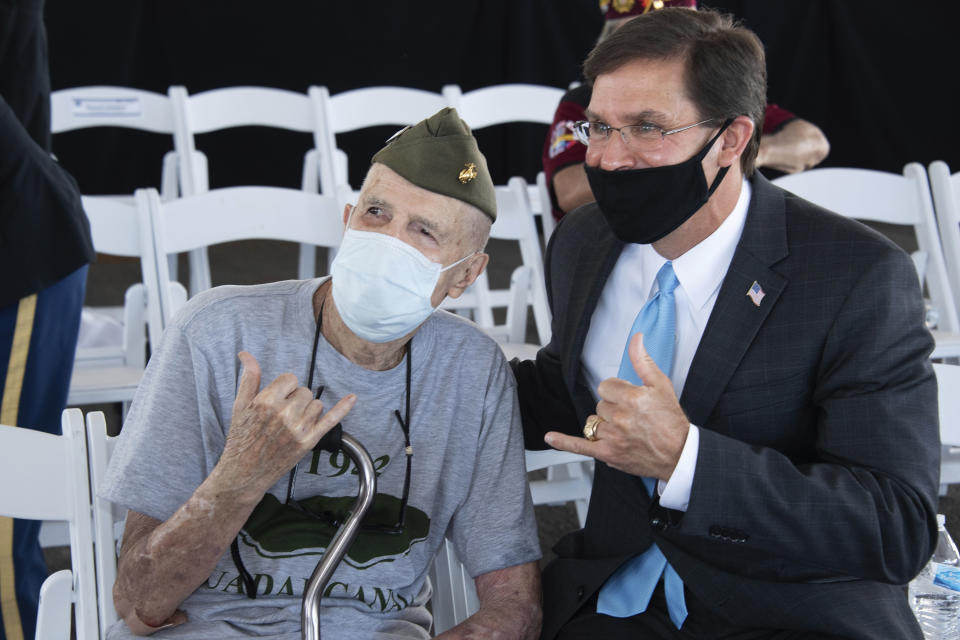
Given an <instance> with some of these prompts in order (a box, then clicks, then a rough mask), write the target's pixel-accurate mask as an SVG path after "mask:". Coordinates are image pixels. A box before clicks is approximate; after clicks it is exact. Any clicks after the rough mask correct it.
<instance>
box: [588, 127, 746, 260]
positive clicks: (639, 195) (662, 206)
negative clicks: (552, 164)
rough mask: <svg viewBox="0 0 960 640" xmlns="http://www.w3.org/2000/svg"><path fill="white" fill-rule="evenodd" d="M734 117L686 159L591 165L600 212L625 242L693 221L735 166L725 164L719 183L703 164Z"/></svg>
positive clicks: (647, 240) (647, 238)
mask: <svg viewBox="0 0 960 640" xmlns="http://www.w3.org/2000/svg"><path fill="white" fill-rule="evenodd" d="M731 122H732V120H727V121H726V122H725V123H724V124H723V126H722V127H721V128H720V131H718V132H717V135H715V136H713V138H711V139H710V141H709V142H707V144H705V145H704V147H703V149H701V150H700V152H699V153H697V155H695V156H693V157H692V158H690V159H689V160H687V161H685V162H681V163H680V164H671V165H666V166H663V167H648V168H645V169H630V170H626V171H604V170H603V169H598V168H596V167H591V166H585V169H586V171H587V180H589V181H590V188H591V189H592V190H593V195H594V196H595V197H596V199H597V204H598V205H599V206H600V212H601V213H603V217H604V218H606V220H607V224H609V225H610V228H611V229H612V230H613V235H615V236H616V237H617V238H619V239H620V240H621V241H622V242H630V243H637V244H650V243H651V242H656V241H657V240H659V239H660V238H663V237H664V236H666V235H667V234H669V233H670V232H671V231H673V230H674V229H676V228H677V227H679V226H680V225H681V224H683V223H684V222H686V221H687V218H689V217H690V216H692V215H693V214H694V213H696V212H697V211H698V210H699V209H700V207H702V206H703V205H704V204H706V202H707V200H709V199H710V196H711V195H712V194H713V192H714V191H715V190H716V189H717V187H719V186H720V182H721V181H722V180H723V176H725V175H726V173H727V170H728V169H729V168H730V167H722V168H721V169H720V170H719V171H718V172H717V176H716V177H715V178H714V179H713V184H712V185H710V188H709V189H708V188H707V178H706V176H705V175H704V173H703V166H702V165H701V164H700V163H701V162H702V161H703V158H704V157H705V156H706V155H707V153H708V152H709V151H710V148H711V147H712V146H713V143H714V142H716V141H717V138H719V137H720V134H722V133H723V132H724V131H725V130H726V128H727V127H728V126H730V123H731Z"/></svg>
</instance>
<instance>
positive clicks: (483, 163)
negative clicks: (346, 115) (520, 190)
mask: <svg viewBox="0 0 960 640" xmlns="http://www.w3.org/2000/svg"><path fill="white" fill-rule="evenodd" d="M373 162H379V163H381V164H383V165H386V166H388V167H390V168H391V169H392V170H393V171H395V172H396V173H398V174H399V175H400V177H401V178H404V179H405V180H407V181H408V182H410V183H412V184H414V185H416V186H418V187H420V188H421V189H426V190H427V191H433V192H434V193H439V194H440V195H443V196H449V197H451V198H454V199H456V200H460V201H461V202H466V203H467V204H469V205H472V206H474V207H476V208H477V209H479V210H480V211H482V212H483V213H484V214H485V215H486V216H488V217H489V218H490V220H491V221H492V220H496V218H497V192H496V190H495V189H494V187H493V179H492V178H491V177H490V170H489V169H488V168H487V160H486V158H484V157H483V154H482V153H480V149H479V148H478V147H477V140H476V138H474V137H473V134H471V133H470V127H468V126H467V123H466V122H464V121H463V120H461V119H460V116H459V115H457V111H456V109H452V108H450V107H445V108H443V109H441V110H440V111H438V112H437V113H435V114H433V115H432V116H430V117H429V118H427V119H426V120H421V121H420V122H418V123H417V124H415V125H413V126H412V127H407V128H405V129H401V130H400V131H398V132H397V133H396V134H395V135H393V136H392V137H391V138H390V140H388V141H387V144H386V145H385V146H384V147H383V149H380V151H378V152H377V153H376V154H375V155H374V156H373ZM454 178H456V179H454Z"/></svg>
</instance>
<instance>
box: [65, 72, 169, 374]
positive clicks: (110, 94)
mask: <svg viewBox="0 0 960 640" xmlns="http://www.w3.org/2000/svg"><path fill="white" fill-rule="evenodd" d="M50 127H51V131H52V133H53V134H60V133H65V132H69V131H76V130H80V129H90V128H99V127H114V128H122V129H132V130H137V131H144V132H148V133H151V134H159V135H164V136H170V151H167V152H166V153H165V154H164V156H163V160H162V170H161V178H160V197H161V198H162V199H164V200H169V199H172V198H175V197H177V194H178V192H179V188H178V184H177V166H178V159H177V154H176V152H175V151H174V150H173V131H174V122H173V108H172V107H171V104H170V100H169V98H167V96H165V95H163V94H159V93H153V92H151V91H143V90H140V89H132V88H128V87H111V86H92V87H73V88H70V89H60V90H57V91H54V92H52V93H51V94H50ZM97 153H99V150H98V149H96V148H94V149H90V155H91V156H93V155H95V154H97ZM96 200H97V201H98V202H99V201H103V200H112V201H116V202H117V203H118V204H127V205H133V194H132V193H127V194H121V195H100V196H96ZM87 203H88V201H87V200H86V199H85V205H86V204H87ZM130 211H132V208H131V209H130ZM94 240H95V242H94V245H95V248H96V249H97V251H98V252H101V253H102V251H101V250H100V248H99V247H97V246H96V238H95V239H94ZM171 268H172V269H173V271H174V273H176V261H175V258H174V261H173V263H172V264H171ZM127 310H128V308H121V307H105V308H84V312H83V318H82V320H81V325H80V338H79V345H84V344H85V343H89V342H93V343H95V347H93V350H89V349H84V348H82V347H81V348H78V350H77V354H76V358H75V360H76V361H77V363H78V364H83V363H84V362H85V361H86V360H88V359H90V360H91V364H92V365H95V366H97V365H103V364H104V357H109V358H111V359H113V361H114V362H116V361H122V357H123V355H124V354H126V353H128V349H127V348H126V347H125V345H124V344H122V341H123V340H124V339H125V338H126V337H129V332H130V331H131V330H133V331H135V330H136V327H135V328H133V329H130V328H128V327H127V326H126V325H125V324H124V318H125V313H126V311H127ZM118 326H119V328H118V330H113V329H116V328H117V327H118ZM103 327H107V328H109V329H110V330H107V331H104V330H102V328H103ZM97 328H100V329H101V330H99V331H98V330H97Z"/></svg>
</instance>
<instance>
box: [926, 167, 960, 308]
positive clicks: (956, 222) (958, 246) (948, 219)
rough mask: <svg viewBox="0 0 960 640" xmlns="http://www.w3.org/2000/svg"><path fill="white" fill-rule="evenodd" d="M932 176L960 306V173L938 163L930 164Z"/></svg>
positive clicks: (942, 237)
mask: <svg viewBox="0 0 960 640" xmlns="http://www.w3.org/2000/svg"><path fill="white" fill-rule="evenodd" d="M929 174H930V190H931V191H932V192H933V204H934V208H935V209H936V213H937V225H938V226H939V229H940V242H941V243H942V244H943V255H944V259H945V261H946V263H947V277H948V278H949V280H950V289H951V291H952V292H953V299H954V301H955V302H957V303H958V304H960V173H955V174H953V175H951V174H950V167H948V166H947V163H946V162H943V161H942V160H937V161H936V162H932V163H930V168H929ZM958 313H960V311H958Z"/></svg>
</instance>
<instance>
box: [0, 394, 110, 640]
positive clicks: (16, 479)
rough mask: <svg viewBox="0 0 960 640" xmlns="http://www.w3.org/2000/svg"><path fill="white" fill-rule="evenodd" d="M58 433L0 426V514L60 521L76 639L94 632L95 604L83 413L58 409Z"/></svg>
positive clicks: (91, 635)
mask: <svg viewBox="0 0 960 640" xmlns="http://www.w3.org/2000/svg"><path fill="white" fill-rule="evenodd" d="M62 428H63V435H59V436H58V435H52V434H49V433H44V432H42V431H34V430H32V429H28V428H21V427H13V426H6V425H0V487H4V488H5V489H4V491H0V515H3V516H7V517H12V518H24V519H29V520H65V521H67V522H68V523H69V531H70V562H71V570H72V572H73V594H74V598H75V602H74V605H75V613H74V616H75V622H76V628H77V637H78V638H96V637H97V604H96V586H95V573H94V565H93V534H92V526H91V519H90V491H89V484H88V483H89V475H88V472H87V462H86V460H87V456H86V440H85V438H84V434H83V416H82V414H81V413H80V411H79V410H78V409H68V410H67V411H64V413H63V419H62Z"/></svg>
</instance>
